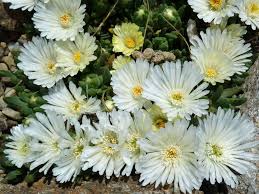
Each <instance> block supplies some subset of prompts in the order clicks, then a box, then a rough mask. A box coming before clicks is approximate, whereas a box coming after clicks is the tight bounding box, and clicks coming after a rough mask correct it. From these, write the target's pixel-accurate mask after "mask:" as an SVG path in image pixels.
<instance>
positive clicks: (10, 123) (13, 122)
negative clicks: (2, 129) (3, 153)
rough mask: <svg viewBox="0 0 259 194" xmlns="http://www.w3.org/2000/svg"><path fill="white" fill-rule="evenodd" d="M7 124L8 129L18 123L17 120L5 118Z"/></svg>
mask: <svg viewBox="0 0 259 194" xmlns="http://www.w3.org/2000/svg"><path fill="white" fill-rule="evenodd" d="M7 125H8V129H11V128H12V127H14V126H16V125H18V122H17V121H13V120H7Z"/></svg>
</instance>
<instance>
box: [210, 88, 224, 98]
mask: <svg viewBox="0 0 259 194" xmlns="http://www.w3.org/2000/svg"><path fill="white" fill-rule="evenodd" d="M223 91H224V88H223V86H222V85H219V86H218V88H217V89H216V91H215V92H212V96H211V100H212V102H216V101H217V100H218V99H219V98H220V96H221V95H222V93H223Z"/></svg>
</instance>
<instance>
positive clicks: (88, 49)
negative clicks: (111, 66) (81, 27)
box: [57, 33, 97, 76]
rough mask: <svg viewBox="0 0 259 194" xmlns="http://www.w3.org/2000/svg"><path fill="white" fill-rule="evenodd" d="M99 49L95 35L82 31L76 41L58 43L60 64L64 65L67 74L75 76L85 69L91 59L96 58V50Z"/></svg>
mask: <svg viewBox="0 0 259 194" xmlns="http://www.w3.org/2000/svg"><path fill="white" fill-rule="evenodd" d="M96 49H97V45H96V44H95V37H93V36H90V34H89V33H85V34H83V33H80V34H78V35H77V36H76V38H75V41H74V42H71V41H69V40H67V41H66V42H62V41H60V42H58V43H57V52H58V59H57V60H58V66H59V67H63V68H64V70H65V72H67V74H69V75H71V76H74V75H76V74H77V73H78V72H79V71H83V70H84V69H85V67H86V66H87V65H89V63H90V62H91V61H94V60H96V56H94V51H95V50H96Z"/></svg>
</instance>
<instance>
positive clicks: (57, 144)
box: [51, 141, 60, 152]
mask: <svg viewBox="0 0 259 194" xmlns="http://www.w3.org/2000/svg"><path fill="white" fill-rule="evenodd" d="M51 147H52V149H53V150H54V151H56V152H58V151H60V147H59V143H58V141H54V142H53V143H52V144H51Z"/></svg>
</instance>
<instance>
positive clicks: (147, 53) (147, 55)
mask: <svg viewBox="0 0 259 194" xmlns="http://www.w3.org/2000/svg"><path fill="white" fill-rule="evenodd" d="M154 54H155V51H154V50H153V49H152V48H146V49H145V50H144V52H143V55H144V58H145V59H147V60H150V59H151V58H152V57H153V56H154Z"/></svg>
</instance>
